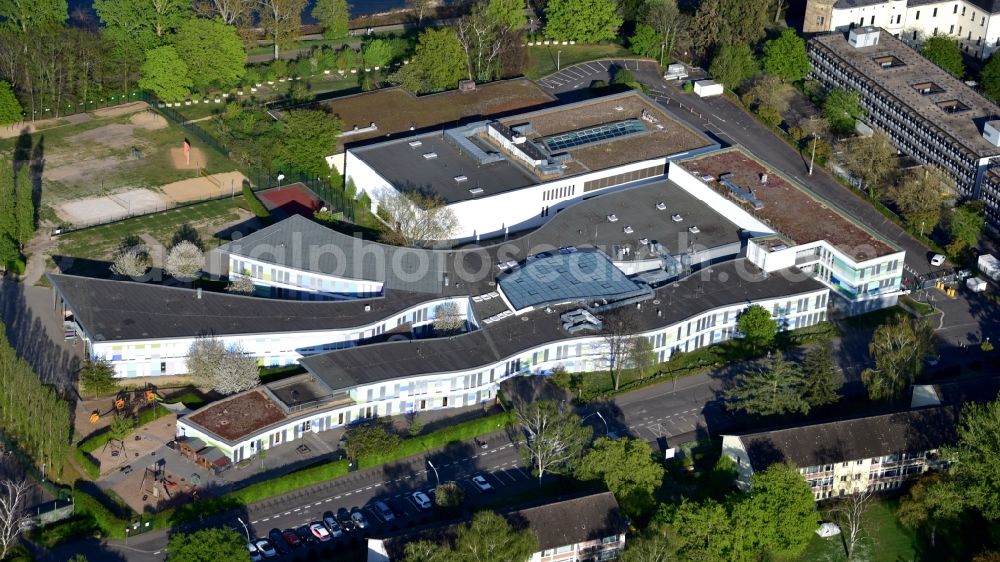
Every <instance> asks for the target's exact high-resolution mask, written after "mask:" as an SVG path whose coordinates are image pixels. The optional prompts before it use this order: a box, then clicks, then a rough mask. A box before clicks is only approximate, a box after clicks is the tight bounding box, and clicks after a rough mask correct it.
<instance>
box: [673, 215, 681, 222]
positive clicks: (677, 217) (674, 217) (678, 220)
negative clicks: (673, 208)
mask: <svg viewBox="0 0 1000 562" xmlns="http://www.w3.org/2000/svg"><path fill="white" fill-rule="evenodd" d="M670 220H672V221H674V222H681V221H682V220H684V217H682V216H680V214H676V215H673V216H671V217H670Z"/></svg>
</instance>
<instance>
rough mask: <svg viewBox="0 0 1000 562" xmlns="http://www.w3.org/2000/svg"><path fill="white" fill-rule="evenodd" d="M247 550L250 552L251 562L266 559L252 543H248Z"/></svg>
mask: <svg viewBox="0 0 1000 562" xmlns="http://www.w3.org/2000/svg"><path fill="white" fill-rule="evenodd" d="M247 550H249V551H250V562H260V561H261V560H263V559H264V557H263V556H262V555H261V554H260V551H259V550H257V547H256V546H255V545H254V544H253V543H252V542H248V543H247Z"/></svg>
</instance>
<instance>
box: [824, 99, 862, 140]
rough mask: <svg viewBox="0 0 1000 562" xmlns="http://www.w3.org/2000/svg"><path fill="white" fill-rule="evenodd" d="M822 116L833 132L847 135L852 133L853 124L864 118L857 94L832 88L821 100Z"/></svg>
mask: <svg viewBox="0 0 1000 562" xmlns="http://www.w3.org/2000/svg"><path fill="white" fill-rule="evenodd" d="M823 114H824V115H825V116H826V118H827V120H828V121H829V122H830V128H831V129H833V131H834V132H836V133H839V134H842V135H847V134H851V133H853V132H854V123H855V122H856V121H857V120H858V119H862V118H864V116H865V110H864V109H863V108H862V107H861V97H860V96H859V95H858V93H857V92H853V91H848V90H845V89H843V88H834V89H832V90H830V91H829V92H828V93H827V95H826V98H825V99H824V100H823Z"/></svg>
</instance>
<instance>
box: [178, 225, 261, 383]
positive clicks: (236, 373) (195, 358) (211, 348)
mask: <svg viewBox="0 0 1000 562" xmlns="http://www.w3.org/2000/svg"><path fill="white" fill-rule="evenodd" d="M185 244H187V243H185ZM187 371H188V373H189V374H190V375H191V376H192V377H194V378H195V379H196V380H198V382H199V384H200V385H202V386H207V387H209V388H212V389H214V390H215V391H217V392H220V393H222V394H235V393H237V392H242V391H244V390H249V389H251V388H253V387H255V386H257V385H258V384H260V369H259V368H258V367H257V360H256V359H254V358H253V357H252V356H250V355H249V354H248V353H246V352H245V351H244V350H243V349H242V348H241V347H239V346H232V347H229V348H227V347H226V346H225V344H224V343H223V342H222V341H220V340H218V339H216V338H214V337H200V338H198V339H196V340H195V341H194V342H192V343H191V347H190V349H189V350H188V356H187Z"/></svg>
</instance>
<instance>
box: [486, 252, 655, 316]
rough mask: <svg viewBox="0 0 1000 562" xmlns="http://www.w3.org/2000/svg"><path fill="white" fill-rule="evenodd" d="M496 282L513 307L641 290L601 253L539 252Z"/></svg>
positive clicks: (595, 297) (518, 307)
mask: <svg viewBox="0 0 1000 562" xmlns="http://www.w3.org/2000/svg"><path fill="white" fill-rule="evenodd" d="M498 284H499V286H500V290H501V291H503V294H504V296H505V297H507V300H508V301H509V302H510V304H511V305H512V306H513V307H514V310H521V309H523V308H526V307H529V306H538V305H541V304H548V303H559V302H568V301H574V300H589V299H601V298H612V297H613V298H615V299H618V298H627V297H629V296H633V295H636V294H640V293H642V292H643V289H642V287H640V286H639V285H637V284H636V283H634V282H633V281H632V280H630V279H629V278H628V277H627V276H626V275H625V274H624V273H622V271H621V270H620V269H618V268H617V267H615V265H614V264H613V263H611V260H610V259H608V257H607V256H605V255H604V254H602V253H600V252H574V253H567V254H563V253H558V254H555V253H554V254H541V255H539V256H537V257H535V259H532V260H529V261H528V262H526V263H524V264H521V266H520V267H519V268H517V269H514V270H513V271H511V272H510V273H507V274H505V275H503V276H501V277H500V279H499V283H498Z"/></svg>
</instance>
